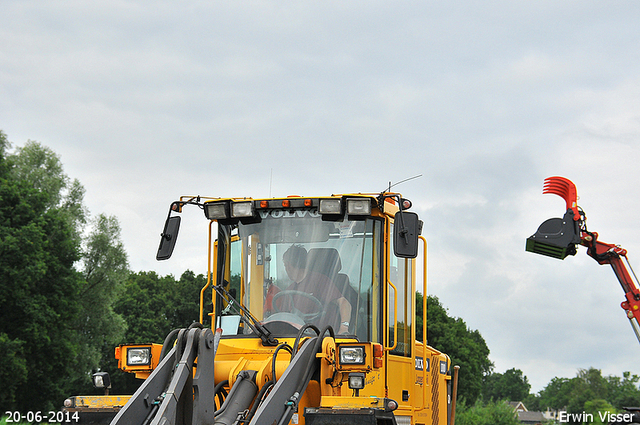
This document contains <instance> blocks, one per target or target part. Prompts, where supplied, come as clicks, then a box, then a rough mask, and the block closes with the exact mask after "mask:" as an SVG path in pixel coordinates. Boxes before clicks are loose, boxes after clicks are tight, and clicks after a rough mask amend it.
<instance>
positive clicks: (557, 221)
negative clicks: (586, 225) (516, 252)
mask: <svg viewBox="0 0 640 425" xmlns="http://www.w3.org/2000/svg"><path fill="white" fill-rule="evenodd" d="M542 193H551V194H554V195H558V196H560V197H562V198H563V199H564V200H565V201H566V202H567V211H566V212H565V214H564V216H563V217H562V218H550V219H549V220H546V221H545V222H544V223H542V224H541V225H540V227H539V228H538V231H537V232H536V233H535V234H534V235H532V236H531V237H530V238H528V239H527V244H526V246H525V250H526V251H528V252H533V253H536V254H541V255H546V256H547V257H553V258H558V259H560V260H564V259H565V258H566V257H567V256H568V255H575V254H576V251H577V249H576V247H577V245H578V244H579V243H580V242H581V239H580V226H579V225H580V213H579V211H578V205H577V203H578V195H577V192H576V186H575V185H574V184H573V182H571V180H568V179H565V178H564V177H549V178H547V179H545V181H544V190H543V192H542Z"/></svg>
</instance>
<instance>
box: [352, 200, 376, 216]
mask: <svg viewBox="0 0 640 425" xmlns="http://www.w3.org/2000/svg"><path fill="white" fill-rule="evenodd" d="M347 214H349V215H371V201H370V200H369V199H359V198H352V199H347Z"/></svg>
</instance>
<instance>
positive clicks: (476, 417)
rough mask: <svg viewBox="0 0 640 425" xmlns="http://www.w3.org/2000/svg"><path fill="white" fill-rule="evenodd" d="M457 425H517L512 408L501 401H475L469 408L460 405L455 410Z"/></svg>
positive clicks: (462, 404)
mask: <svg viewBox="0 0 640 425" xmlns="http://www.w3.org/2000/svg"><path fill="white" fill-rule="evenodd" d="M456 410H457V412H456V424H458V425H518V424H519V423H520V422H519V421H518V417H517V415H516V413H515V412H514V411H513V408H512V407H511V406H509V405H508V404H507V403H504V402H502V401H489V402H488V403H483V402H482V401H480V400H478V401H476V402H475V403H474V404H473V405H472V406H471V407H466V405H465V403H461V404H460V405H459V406H458V408H457V409H456Z"/></svg>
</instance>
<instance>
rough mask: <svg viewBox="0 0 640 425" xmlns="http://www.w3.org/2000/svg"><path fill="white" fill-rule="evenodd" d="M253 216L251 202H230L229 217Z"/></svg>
mask: <svg viewBox="0 0 640 425" xmlns="http://www.w3.org/2000/svg"><path fill="white" fill-rule="evenodd" d="M253 216H254V213H253V202H234V203H232V204H231V217H253Z"/></svg>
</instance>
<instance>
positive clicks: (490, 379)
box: [482, 368, 531, 401]
mask: <svg viewBox="0 0 640 425" xmlns="http://www.w3.org/2000/svg"><path fill="white" fill-rule="evenodd" d="M529 390H531V385H530V384H529V380H528V379H527V377H526V376H524V374H523V373H522V371H521V370H520V369H516V368H511V369H509V370H507V371H506V372H505V373H495V372H494V373H491V374H489V375H485V377H484V380H483V387H482V397H483V399H484V400H496V401H497V400H506V401H523V400H525V399H526V398H527V397H528V396H529Z"/></svg>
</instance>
